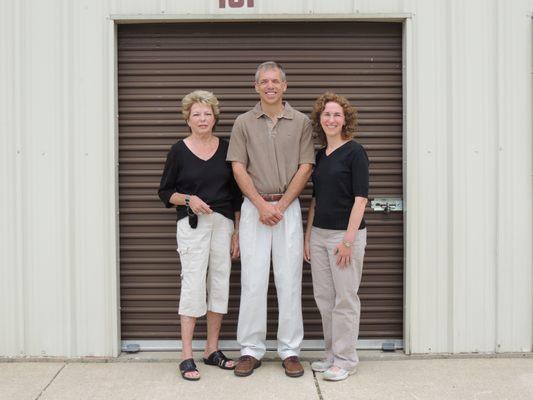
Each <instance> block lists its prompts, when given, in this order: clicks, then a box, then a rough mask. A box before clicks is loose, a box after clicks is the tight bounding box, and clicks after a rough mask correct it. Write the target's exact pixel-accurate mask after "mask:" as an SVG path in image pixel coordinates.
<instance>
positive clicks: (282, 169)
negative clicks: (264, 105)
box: [226, 102, 315, 194]
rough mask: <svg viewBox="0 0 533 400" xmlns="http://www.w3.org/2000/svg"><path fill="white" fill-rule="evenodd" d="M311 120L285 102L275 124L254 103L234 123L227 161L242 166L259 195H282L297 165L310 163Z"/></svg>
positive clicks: (311, 148)
mask: <svg viewBox="0 0 533 400" xmlns="http://www.w3.org/2000/svg"><path fill="white" fill-rule="evenodd" d="M312 133H313V128H312V126H311V121H310V120H309V118H307V117H306V116H305V115H304V114H302V113H301V112H299V111H297V110H295V109H294V108H292V107H291V106H290V104H289V103H287V102H285V107H284V109H283V112H282V114H281V115H280V116H279V118H278V120H277V122H276V123H275V124H274V123H273V122H272V120H271V119H270V118H269V117H268V116H267V115H266V114H265V113H264V112H263V110H262V109H261V103H257V104H256V105H255V107H254V108H253V109H251V110H250V111H248V112H246V113H244V114H241V115H239V116H238V117H237V119H236V120H235V124H234V125H233V130H232V131H231V139H230V143H229V149H228V155H227V158H226V159H227V160H228V161H238V162H240V163H242V164H244V165H245V166H246V169H247V171H248V174H249V175H250V177H251V178H252V181H253V183H254V186H255V188H256V189H257V191H258V192H259V193H263V194H267V193H269V194H273V193H284V192H285V190H287V186H289V183H290V182H291V180H292V178H293V177H294V174H295V173H296V171H297V170H298V167H299V165H300V164H314V163H315V151H314V147H313V134H312Z"/></svg>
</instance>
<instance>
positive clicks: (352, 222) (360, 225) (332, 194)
mask: <svg viewBox="0 0 533 400" xmlns="http://www.w3.org/2000/svg"><path fill="white" fill-rule="evenodd" d="M311 120H312V122H313V127H314V129H315V132H316V133H317V135H318V138H319V140H320V142H321V144H322V146H323V148H322V149H320V150H319V151H318V153H317V156H316V166H315V170H314V172H313V176H312V179H313V199H312V201H311V205H310V207H309V216H308V219H307V229H306V232H305V240H304V258H305V260H306V261H307V262H310V263H311V272H312V277H313V291H314V296H315V301H316V303H317V306H318V309H319V311H320V315H321V317H322V327H323V329H324V342H325V353H326V354H325V355H326V357H325V359H324V360H322V361H315V362H313V363H312V365H311V366H312V369H313V370H314V371H317V372H324V375H323V377H324V379H326V380H332V381H339V380H343V379H346V378H347V377H348V376H349V375H351V374H353V373H354V372H355V370H356V365H357V363H358V362H359V359H358V357H357V352H356V342H357V337H358V335H359V319H360V310H361V303H360V301H359V296H358V294H357V291H358V289H359V284H360V282H361V274H362V270H363V257H364V253H365V246H366V227H365V220H364V217H363V215H364V212H365V206H366V203H367V198H368V157H367V155H366V152H365V150H364V149H363V147H362V146H361V145H360V144H359V143H357V142H356V141H354V140H352V138H353V136H354V135H355V131H356V123H357V112H356V110H355V108H353V107H352V106H351V105H350V103H349V102H348V100H346V99H345V98H344V97H342V96H339V95H337V94H335V93H331V92H327V93H325V94H323V95H322V96H320V97H319V98H318V99H317V100H316V102H315V105H314V108H313V112H312V114H311Z"/></svg>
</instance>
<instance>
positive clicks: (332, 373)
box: [322, 368, 356, 381]
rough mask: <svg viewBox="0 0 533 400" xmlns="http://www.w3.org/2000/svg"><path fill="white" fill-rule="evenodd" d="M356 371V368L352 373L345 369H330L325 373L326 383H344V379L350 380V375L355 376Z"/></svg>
mask: <svg viewBox="0 0 533 400" xmlns="http://www.w3.org/2000/svg"><path fill="white" fill-rule="evenodd" d="M355 372H356V370H355V368H354V369H352V370H351V371H347V370H345V369H344V368H335V369H333V368H328V370H327V371H325V372H324V375H322V376H323V378H324V380H326V381H343V380H344V379H346V378H348V377H349V376H350V375H353V374H355Z"/></svg>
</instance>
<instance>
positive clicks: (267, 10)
mask: <svg viewBox="0 0 533 400" xmlns="http://www.w3.org/2000/svg"><path fill="white" fill-rule="evenodd" d="M244 3H246V1H245V2H244ZM218 6H219V0H195V1H184V0H172V1H171V0H167V1H165V0H151V1H150V0H135V1H133V0H122V1H119V0H115V1H107V0H99V1H95V0H93V1H88V0H86V1H81V0H80V1H76V2H71V1H67V0H63V1H60V0H56V1H52V0H48V1H37V0H33V1H32V0H21V1H17V0H0V88H1V90H0V129H1V131H0V134H1V138H2V142H1V146H0V152H1V153H0V163H1V164H0V166H1V168H0V177H1V183H2V186H3V190H2V192H3V195H2V196H0V212H1V215H2V220H1V224H0V243H2V249H1V251H0V257H1V264H0V356H20V355H37V356H38V355H57V356H69V357H76V356H87V355H89V356H90V355H95V356H106V355H116V354H117V353H118V351H119V347H118V341H119V339H118V338H119V334H118V328H117V326H118V321H117V319H118V312H117V298H118V289H117V287H118V286H117V269H118V267H117V264H116V249H117V245H118V243H117V240H116V216H115V211H116V206H115V203H116V186H117V180H116V172H115V160H116V158H115V151H116V145H115V140H116V139H115V129H114V128H115V121H114V118H113V114H114V107H115V103H114V87H113V85H114V81H113V62H114V61H113V60H114V54H113V51H114V48H113V21H112V19H110V17H112V18H117V19H125V18H131V19H135V18H136V19H161V18H167V19H169V20H173V19H185V18H203V19H209V18H210V17H214V18H217V19H234V20H238V19H239V18H248V19H254V18H258V17H259V16H262V17H263V18H294V19H305V18H323V17H325V16H328V15H329V16H341V15H342V16H343V17H347V16H352V17H360V18H366V17H369V18H385V19H386V18H391V17H398V18H403V17H406V20H405V21H406V22H405V27H406V28H405V53H406V54H405V63H406V70H405V83H406V84H405V88H406V93H405V96H406V97H405V99H406V106H405V111H406V117H405V130H406V131H405V133H406V134H405V137H406V143H405V152H406V172H407V173H406V179H407V181H406V184H407V185H406V187H407V190H406V208H407V211H406V224H407V232H406V233H407V243H406V254H407V260H406V304H405V305H406V321H405V326H406V336H405V344H406V346H407V351H408V352H413V353H439V352H453V353H457V352H507V351H531V350H532V342H533V339H532V330H533V317H532V316H533V308H532V303H533V290H532V287H533V276H532V266H533V255H532V243H533V232H532V225H533V215H532V207H533V206H532V204H533V190H532V186H533V184H532V169H533V168H532V166H533V159H532V153H533V143H532V135H531V133H532V116H531V111H532V81H531V72H532V51H531V50H532V49H531V46H532V36H533V31H532V19H531V12H532V11H533V1H532V0H515V1H512V2H508V1H504V0H490V1H486V0H471V1H469V2H464V1H461V0H450V1H447V0H433V1H429V0H412V1H409V0H403V1H401V0H397V1H392V0H388V1H385V0H383V1H379V0H364V1H360V0H350V1H348V0H344V1H341V0H339V1H335V2H331V1H327V0H323V1H319V0H308V1H304V0H293V1H290V2H288V1H285V0H268V1H267V0H254V8H250V9H248V8H246V7H243V8H239V9H235V8H233V9H232V8H228V7H226V8H225V9H219V8H218Z"/></svg>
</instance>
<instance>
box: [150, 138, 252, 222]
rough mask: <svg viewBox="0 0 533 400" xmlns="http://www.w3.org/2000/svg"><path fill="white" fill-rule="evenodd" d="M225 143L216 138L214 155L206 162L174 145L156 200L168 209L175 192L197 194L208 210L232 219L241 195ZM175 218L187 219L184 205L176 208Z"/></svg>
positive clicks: (237, 209)
mask: <svg viewBox="0 0 533 400" xmlns="http://www.w3.org/2000/svg"><path fill="white" fill-rule="evenodd" d="M227 153H228V142H227V141H225V140H223V139H219V144H218V148H217V150H216V152H215V154H214V155H213V156H212V157H211V158H210V159H208V160H205V161H204V160H202V159H201V158H199V157H197V156H196V155H195V154H194V153H193V152H192V151H191V150H190V149H189V148H188V147H187V145H186V144H185V142H184V141H183V140H179V141H178V142H176V143H175V144H174V145H173V146H172V147H171V148H170V151H169V152H168V155H167V160H166V163H165V169H164V170H163V175H162V176H161V183H160V185H159V191H158V194H159V198H160V199H161V201H162V202H163V203H164V204H165V206H166V207H167V208H170V207H176V206H175V205H174V204H172V203H170V197H172V195H173V194H174V193H183V194H190V195H196V196H198V197H199V198H200V199H202V200H203V201H204V202H206V203H207V204H208V205H209V206H210V207H211V210H213V211H214V212H218V213H219V214H222V215H224V216H225V217H226V218H229V219H232V220H234V219H235V212H236V211H239V210H240V208H241V203H242V194H241V191H240V190H239V187H238V186H237V183H236V182H235V179H234V178H233V172H232V169H231V163H230V162H227V161H226V155H227ZM176 213H177V219H178V220H180V219H182V218H184V217H186V216H187V208H186V207H185V206H177V207H176Z"/></svg>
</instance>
